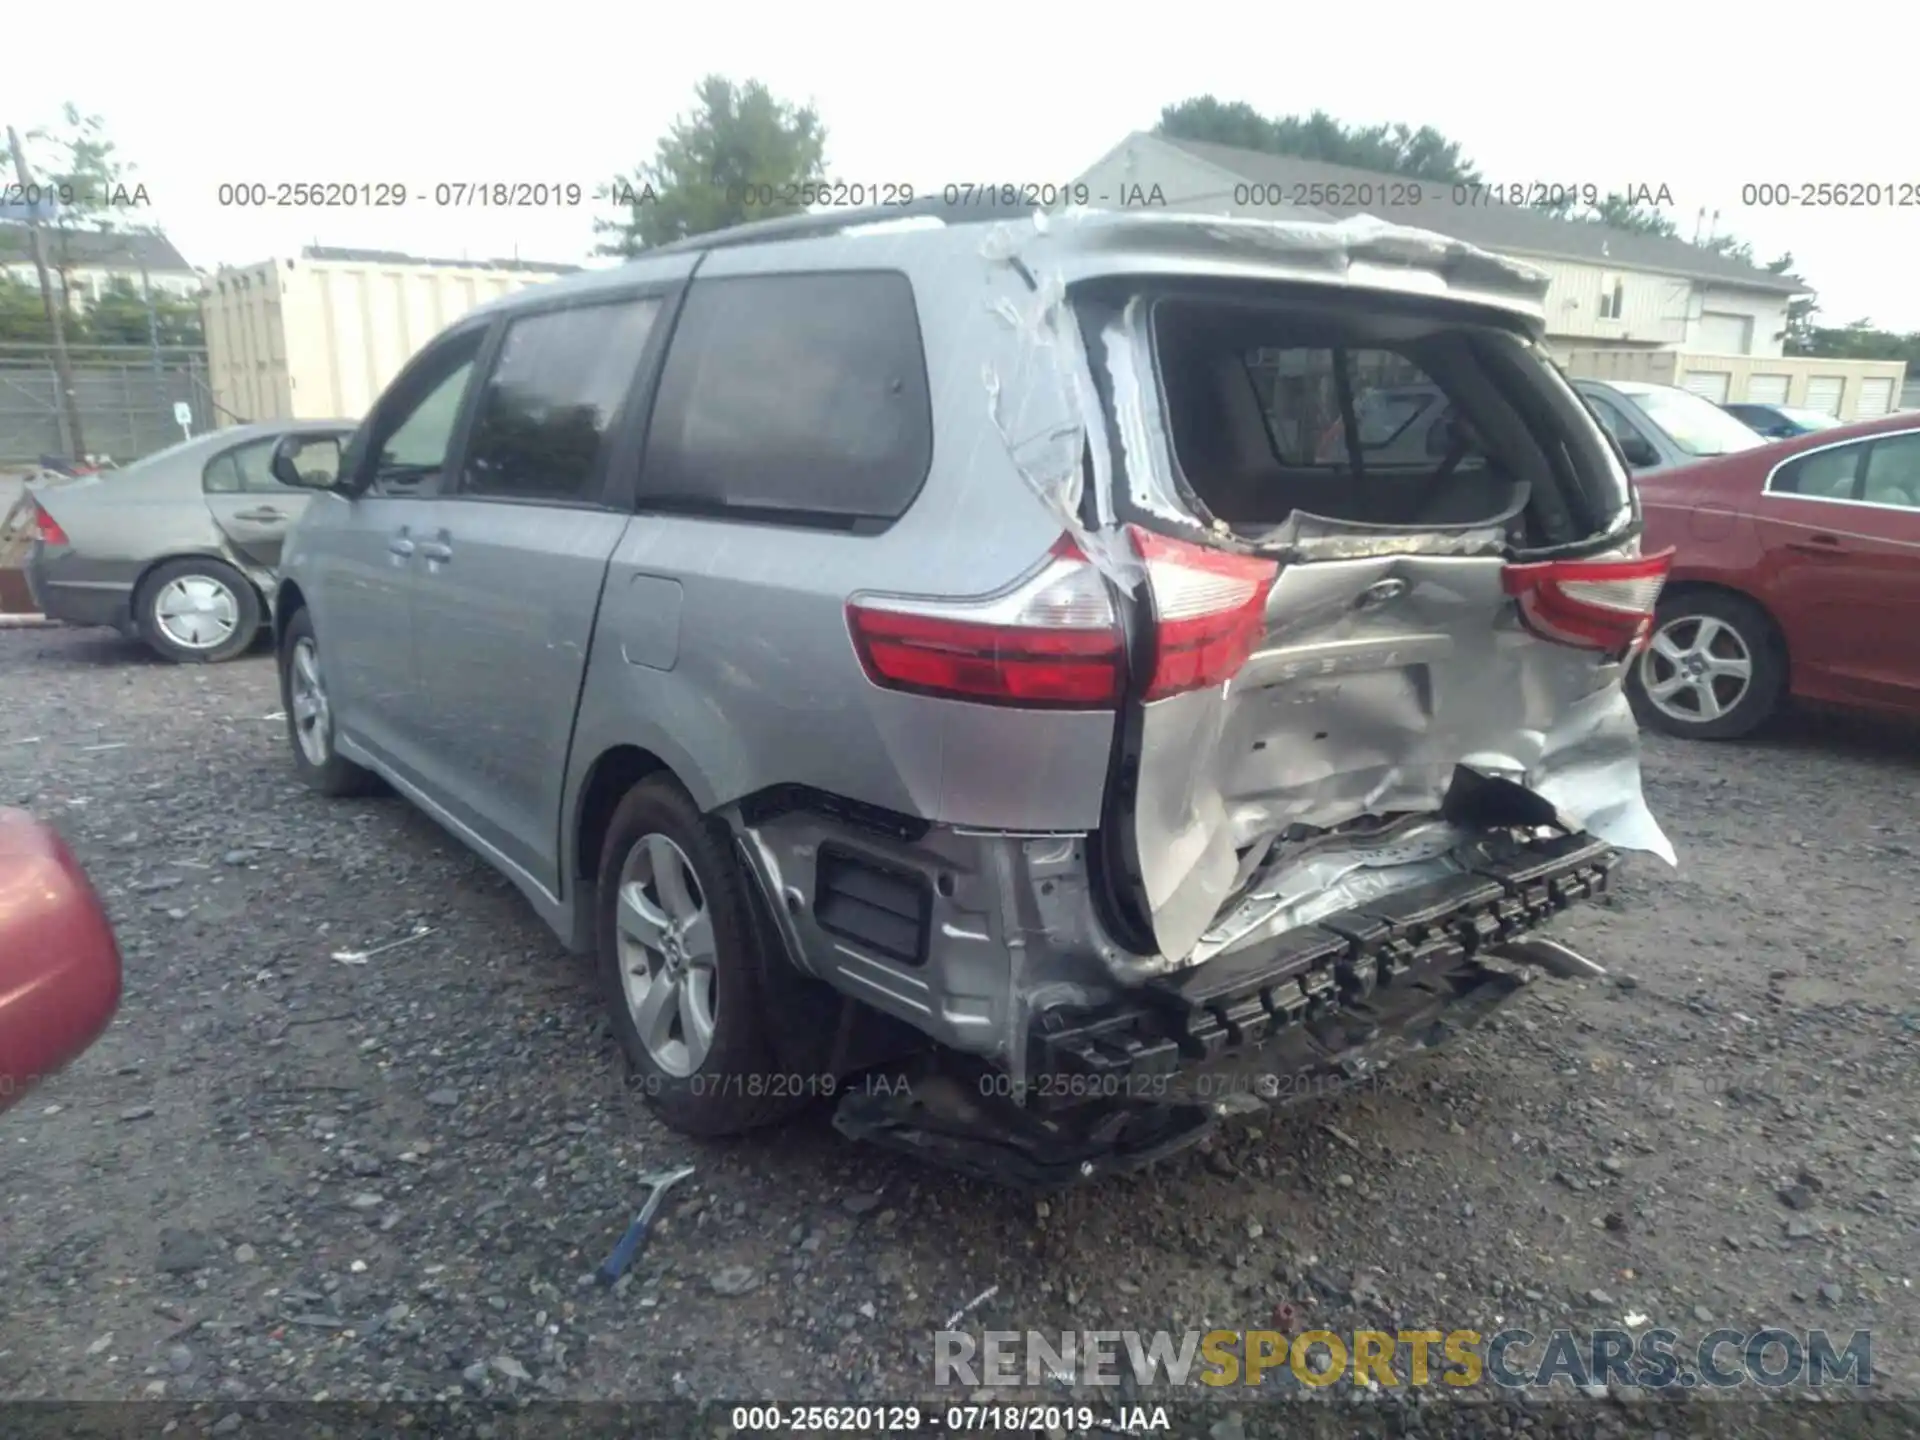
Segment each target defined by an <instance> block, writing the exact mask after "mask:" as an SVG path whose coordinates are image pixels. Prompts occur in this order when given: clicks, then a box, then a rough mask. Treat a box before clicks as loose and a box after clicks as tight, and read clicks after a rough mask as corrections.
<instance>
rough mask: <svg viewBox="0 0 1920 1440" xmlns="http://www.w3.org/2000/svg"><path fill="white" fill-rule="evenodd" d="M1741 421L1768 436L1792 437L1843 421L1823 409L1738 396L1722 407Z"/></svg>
mask: <svg viewBox="0 0 1920 1440" xmlns="http://www.w3.org/2000/svg"><path fill="white" fill-rule="evenodd" d="M1720 408H1721V409H1722V410H1724V411H1726V412H1727V413H1728V414H1729V415H1731V416H1733V418H1734V419H1736V420H1738V421H1739V422H1740V423H1741V424H1742V425H1745V426H1746V427H1747V428H1748V429H1750V430H1752V431H1753V432H1754V433H1755V434H1757V435H1764V436H1766V437H1767V439H1769V440H1791V439H1793V438H1794V437H1796V436H1799V435H1811V434H1813V433H1814V432H1815V431H1817V430H1831V429H1833V428H1834V427H1836V426H1838V425H1841V424H1843V423H1844V422H1843V421H1841V420H1838V419H1836V418H1835V417H1833V416H1832V415H1829V414H1827V413H1826V411H1824V410H1803V409H1802V408H1801V407H1799V406H1798V405H1756V404H1754V403H1752V402H1751V401H1745V400H1736V401H1733V402H1731V403H1729V404H1725V405H1722V406H1721V407H1720Z"/></svg>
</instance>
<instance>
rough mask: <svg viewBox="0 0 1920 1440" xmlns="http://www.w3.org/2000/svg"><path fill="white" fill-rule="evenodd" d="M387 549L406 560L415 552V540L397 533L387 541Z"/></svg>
mask: <svg viewBox="0 0 1920 1440" xmlns="http://www.w3.org/2000/svg"><path fill="white" fill-rule="evenodd" d="M387 549H388V550H389V551H391V552H392V553H393V554H395V555H398V556H399V557H400V558H401V559H402V560H404V559H406V558H407V557H408V556H409V555H411V554H413V541H411V540H409V539H408V538H407V537H406V536H405V535H396V536H394V537H393V538H392V539H391V540H389V541H387Z"/></svg>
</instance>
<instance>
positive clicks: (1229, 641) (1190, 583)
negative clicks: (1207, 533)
mask: <svg viewBox="0 0 1920 1440" xmlns="http://www.w3.org/2000/svg"><path fill="white" fill-rule="evenodd" d="M1128 529H1129V531H1130V532H1131V534H1132V536H1133V544H1134V549H1135V551H1136V552H1138V554H1139V556H1140V558H1141V560H1142V561H1144V562H1145V564H1146V567H1147V582H1148V587H1149V589H1150V590H1151V592H1152V597H1153V614H1154V658H1153V676H1152V678H1151V679H1150V680H1149V681H1148V682H1147V695H1146V698H1147V699H1148V700H1164V699H1165V698H1166V697H1167V696H1169V695H1179V694H1182V693H1184V692H1186V691H1188V690H1204V689H1207V688H1208V687H1209V686H1213V685H1220V684H1223V683H1225V682H1226V681H1228V680H1231V679H1232V678H1233V677H1234V676H1235V675H1237V674H1239V673H1240V667H1241V666H1242V665H1244V664H1246V663H1247V657H1248V656H1249V655H1251V654H1252V653H1253V652H1254V649H1255V648H1256V647H1257V646H1258V645H1259V643H1260V641H1261V639H1262V638H1263V637H1264V636H1265V634H1266V628H1267V619H1266V616H1267V594H1268V592H1269V591H1271V590H1272V589H1273V582H1274V579H1275V578H1276V577H1277V576H1278V575H1279V573H1280V567H1279V565H1277V564H1276V563H1275V562H1274V561H1272V560H1261V559H1257V558H1255V557H1253V556H1249V555H1235V554H1233V553H1231V552H1229V551H1225V550H1209V549H1207V548H1206V547H1204V546H1200V545H1189V544H1187V543H1186V542H1185V541H1181V540H1170V539H1168V538H1167V537H1166V536H1164V535H1156V534H1154V533H1153V532H1152V531H1151V530H1144V529H1142V528H1141V527H1140V526H1138V525H1133V526H1129V527H1128Z"/></svg>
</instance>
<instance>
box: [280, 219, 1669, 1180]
mask: <svg viewBox="0 0 1920 1440" xmlns="http://www.w3.org/2000/svg"><path fill="white" fill-rule="evenodd" d="M1544 292H1545V281H1544V278H1543V277H1542V276H1541V275H1540V274H1538V273H1537V272H1535V271H1532V270H1530V269H1527V268H1525V267H1523V266H1520V265H1518V264H1515V263H1513V262H1510V261H1507V260H1504V259H1500V258H1497V257H1495V256H1492V255H1489V254H1486V253H1484V252H1481V251H1478V250H1475V249H1473V248H1471V247H1469V246H1467V245H1464V244H1460V243H1458V242H1455V241H1452V240H1448V239H1443V238H1441V237H1439V236H1436V235H1432V234H1428V233H1425V232H1421V231H1415V230H1408V229H1403V228H1397V227H1393V226H1389V225H1385V224H1382V223H1380V222H1377V221H1372V220H1367V219H1356V220H1350V221H1345V222H1342V223H1339V224H1333V225H1317V224H1277V223H1271V222H1263V221H1249V220H1226V219H1220V218H1216V217H1208V216H1197V215H1182V214H1172V213H1153V212H1139V211H1134V212H1124V213H1115V212H1067V213H1055V214H1038V215H1036V214H1032V213H1028V212H1019V211H1011V210H1009V211H1003V212H999V213H990V212H987V211H983V210H977V209H976V210H952V209H945V210H943V209H941V208H940V207H938V206H932V205H918V206H913V207H908V208H907V209H904V210H902V209H895V210H888V211H883V212H845V211H842V212H836V213H834V214H830V215H817V216H803V217H797V218H795V219H790V220H782V221H770V222H766V223H764V224H761V225H755V226H747V227H742V228H740V229H737V230H732V231H725V232H721V233H718V234H713V235H705V236H700V237H697V238H695V239H691V240H687V241H683V242H680V243H678V244H674V245H669V246H666V247H664V248H662V249H659V250H656V251H653V252H651V253H649V254H648V255H647V256H645V257H643V258H642V259H640V260H638V261H636V262H634V263H632V264H629V265H626V266H624V267H621V268H618V269H613V270H605V271H598V272H592V273H588V274H583V275H580V276H575V277H571V278H569V279H566V280H562V281H558V282H555V283H553V284H549V285H545V286H542V287H539V288H536V289H532V290H528V291H525V292H522V293H519V294H517V295H514V296H512V297H509V298H507V299H504V300H501V301H498V302H495V303H494V304H492V305H491V306H488V307H486V308H484V309H482V310H479V311H476V312H474V313H472V314H470V315H468V316H467V317H466V318H464V319H462V320H461V321H459V322H458V323H456V324H455V325H454V326H453V327H451V328H450V329H448V330H447V331H446V332H445V333H444V334H442V335H440V336H439V337H438V338H436V339H435V340H433V341H432V342H431V343H430V344H428V345H427V346H426V347H425V348H424V349H423V350H422V351H421V352H420V354H419V355H418V356H417V357H415V359H414V360H413V361H412V362H411V363H410V364H409V365H408V367H407V368H406V370H405V371H404V373H403V374H401V375H400V377H399V378H398V379H397V380H395V381H394V383H393V385H392V386H391V387H390V388H389V389H388V391H387V392H386V394H385V395H384V396H382V398H381V399H380V401H379V402H378V404H377V405H376V406H375V407H374V409H373V411H372V412H371V413H370V414H369V415H368V416H367V417H366V419H365V420H364V421H363V422H362V424H361V425H360V427H359V429H358V430H357V431H356V432H355V434H354V436H353V438H352V440H351V442H350V444H348V446H347V447H346V450H345V453H344V455H342V456H341V457H339V464H338V467H337V472H338V477H339V478H338V480H337V481H336V482H335V483H333V484H332V485H331V486H329V487H327V488H326V489H324V490H322V491H320V492H319V493H317V494H316V496H315V498H314V501H313V503H312V504H310V505H309V507H308V509H307V511H306V514H305V516H304V517H303V518H302V519H301V521H300V523H299V524H298V526H297V527H296V528H295V530H294V532H293V534H292V536H291V537H290V539H289V542H288V544H287V546H286V550H285V554H284V558H283V566H282V571H281V579H280V583H279V587H278V592H277V595H276V597H275V604H274V610H275V621H276V634H277V643H278V648H279V657H280V666H281V673H282V683H283V686H284V689H285V699H286V709H287V715H288V726H289V732H290V738H291V742H292V754H293V763H294V764H295V766H296V767H297V768H298V770H299V773H300V774H301V776H302V777H304V779H305V780H306V781H307V783H309V784H310V785H312V786H314V787H316V788H317V789H319V790H321V791H324V792H325V793H327V794H331V795H345V794H350V793H354V792H359V791H363V790H366V789H368V788H369V787H371V786H375V785H378V784H380V783H381V782H384V783H385V784H387V785H390V786H391V787H392V788H394V789H396V790H398V791H400V792H401V793H402V794H403V795H405V796H406V797H408V798H409V799H410V800H412V801H413V802H414V803H415V804H417V805H419V806H420V807H422V808H423V809H425V810H426V811H428V812H429V813H430V814H432V815H433V816H434V817H435V818H436V819H437V820H439V821H440V822H441V823H442V824H443V825H444V826H445V827H446V828H447V829H449V830H450V831H452V832H453V833H454V834H455V835H456V836H458V837H459V838H460V839H461V840H462V841H464V842H465V843H466V844H467V845H469V846H471V847H472V848H473V849H474V850H475V851H477V852H478V853H479V854H481V855H483V856H484V857H486V858H487V859H488V860H489V861H491V862H492V863H493V864H494V865H496V866H497V867H498V868H499V869H500V870H501V871H503V872H504V873H505V874H506V875H507V876H508V877H509V878H511V879H512V880H513V882H514V883H515V884H516V885H517V886H518V887H519V888H520V889H521V890H522V891H523V892H524V893H525V894H526V896H527V898H528V899H529V901H530V902H531V903H532V904H533V906H534V907H535V909H536V910H538V911H539V913H540V914H541V915H542V917H543V918H545V919H546V920H547V921H548V922H549V923H550V924H551V925H552V926H553V927H554V929H555V930H556V931H557V932H558V933H559V935H560V936H561V937H562V938H563V939H564V940H565V941H566V942H567V943H568V944H569V945H570V946H571V947H573V948H574V949H576V950H578V951H581V952H586V953H591V954H593V955H595V956H596V957H597V963H598V966H599V971H600V974H601V976H602V979H603V983H604V986H605V993H606V1001H607V1004H608V1007H609V1010H610V1013H611V1016H612V1023H613V1025H614V1027H615V1029H616V1031H617V1033H618V1035H619V1037H620V1039H621V1041H622V1042H623V1044H624V1047H625V1050H626V1052H627V1054H628V1056H629V1057H630V1060H631V1064H632V1066H633V1068H634V1070H635V1072H636V1074H637V1075H638V1076H639V1078H640V1079H641V1080H643V1081H644V1082H645V1088H646V1090H647V1093H648V1094H649V1096H650V1097H651V1098H652V1100H653V1103H654V1104H655V1105H656V1107H657V1109H658V1111H659V1113H660V1114H661V1115H662V1116H663V1117H664V1118H665V1119H666V1120H667V1121H668V1122H669V1123H670V1124H672V1125H674V1126H676V1127H679V1128H681V1129H683V1130H685V1131H688V1132H693V1133H706V1134H712V1133H725V1132H731V1131H737V1130H742V1129H746V1128H749V1127H752V1126H755V1125H759V1124H763V1123H766V1122H769V1121H772V1120H775V1119H777V1118H780V1117H782V1116H785V1115H788V1114H790V1113H791V1112H793V1111H794V1110H795V1109H796V1107H799V1106H802V1105H805V1104H806V1103H808V1102H809V1101H811V1100H813V1099H815V1098H816V1097H819V1096H822V1095H827V1094H833V1095H836V1096H837V1099H838V1110H837V1112H836V1118H837V1122H838V1123H839V1125H840V1127H841V1128H842V1129H843V1130H844V1131H846V1132H847V1133H849V1134H853V1135H858V1136H864V1137H867V1138H872V1139H877V1140H881V1141H886V1142H890V1143H894V1144H897V1145H901V1146H905V1147H907V1148H909V1149H911V1150H913V1151H915V1152H916V1153H919V1154H922V1155H925V1156H928V1157H930V1158H933V1159H936V1160H940V1161H944V1162H946V1163H949V1164H952V1165H956V1166H959V1167H961V1168H963V1169H966V1170H969V1171H971V1172H974V1173H980V1174H986V1175H992V1176H996V1177H999V1178H1002V1179H1006V1180H1010V1181H1014V1182H1022V1183H1035V1184H1045V1183H1054V1182H1061V1181H1069V1180H1073V1179H1075V1178H1080V1177H1085V1176H1088V1175H1093V1174H1096V1173H1099V1172H1101V1171H1104V1170H1109V1169H1116V1168H1121V1167H1125V1166H1130V1165H1135V1164H1139V1163H1142V1162H1144V1161H1146V1160H1149V1159H1152V1158H1153V1157H1155V1156H1157V1155H1162V1154H1165V1153H1168V1152H1169V1151H1171V1150H1174V1149H1177V1148H1179V1147H1180V1146H1182V1145H1185V1144H1187V1143H1190V1142H1191V1141H1192V1140H1194V1139H1195V1138H1197V1137H1198V1136H1199V1135H1201V1134H1202V1133H1204V1132H1205V1130H1206V1128H1207V1127H1208V1125H1209V1124H1211V1123H1212V1122H1213V1121H1214V1119H1215V1118H1216V1117H1217V1116H1218V1115H1219V1114H1220V1113H1221V1111H1222V1108H1223V1103H1227V1102H1228V1100H1229V1097H1252V1099H1253V1102H1254V1103H1258V1101H1260V1100H1262V1099H1266V1100H1272V1099H1277V1098H1284V1097H1285V1096H1287V1095H1293V1094H1299V1093H1304V1092H1305V1091H1307V1090H1309V1089H1311V1088H1312V1087H1311V1086H1307V1085H1303V1084H1302V1080H1303V1077H1309V1076H1312V1077H1322V1078H1331V1079H1334V1080H1338V1079H1342V1078H1348V1079H1350V1078H1353V1077H1356V1076H1362V1075H1366V1074H1368V1073H1370V1072H1371V1071H1372V1070H1374V1069H1375V1068H1377V1067H1378V1066H1380V1065H1383V1064H1385V1063H1387V1062H1388V1061H1390V1060H1392V1059H1393V1058H1394V1057H1395V1056H1397V1055H1399V1054H1401V1053H1403V1052H1406V1051H1408V1050H1415V1049H1419V1048H1422V1047H1424V1046H1428V1045H1432V1044H1435V1043H1438V1042H1439V1041H1440V1040H1442V1039H1444V1038H1446V1037H1447V1036H1448V1035H1450V1034H1453V1033H1455V1032H1457V1031H1459V1030H1461V1029H1463V1028H1465V1027H1467V1026H1469V1025H1471V1024H1472V1023H1473V1022H1474V1021H1476V1020H1477V1019H1479V1018H1480V1017H1482V1016H1483V1015H1485V1014H1487V1013H1488V1012H1490V1011H1491V1010H1493V1009H1494V1008H1495V1007H1496V1006H1498V1005H1499V1004H1501V1003H1502V1002H1503V1001H1505V1000H1507V999H1508V998H1510V997H1511V996H1512V995H1513V994H1514V993H1515V992H1516V991H1517V990H1518V989H1520V988H1521V987H1522V986H1523V985H1524V984H1525V983H1527V982H1528V981H1529V979H1530V978H1531V977H1532V976H1534V975H1535V974H1537V973H1541V972H1545V973H1548V974H1552V975H1558V976H1578V975H1587V974H1594V973H1599V971H1598V969H1597V967H1596V966H1594V965H1593V963H1592V962H1590V961H1588V960H1586V959H1585V958H1583V957H1581V956H1579V955H1577V954H1575V953H1574V952H1572V951H1571V950H1569V949H1567V948H1566V947H1564V946H1562V945H1559V944H1557V943H1555V942H1553V941H1551V940H1549V939H1547V938H1545V936H1544V935H1543V934H1542V933H1541V932H1542V928H1543V927H1545V926H1546V925H1548V924H1549V923H1550V922H1551V921H1552V920H1553V918H1554V917H1555V916H1556V915H1557V914H1558V913H1559V912H1560V911H1562V910H1563V909H1565V908H1566V907H1568V906H1570V905H1573V904H1575V903H1578V902H1580V901H1582V900H1584V899H1586V898H1588V897H1590V896H1592V895H1593V894H1595V893H1596V892H1597V891H1599V890H1600V889H1601V888H1602V887H1603V886H1604V885H1605V883H1606V880H1607V877H1608V873H1609V870H1610V868H1611V867H1612V866H1613V865H1614V863H1615V860H1616V857H1617V854H1618V852H1619V851H1622V850H1637V851H1645V852H1650V853H1653V854H1655V855H1659V856H1661V857H1663V858H1665V859H1667V860H1668V861H1669V862H1671V860H1672V851H1671V849H1670V848H1669V846H1668V843H1667V840H1666V839H1665V837H1664V836H1663V835H1662V833H1661V831H1660V829H1659V827H1658V825H1657V824H1656V822H1655V821H1654V819H1653V817H1652V816H1651V815H1650V814H1649V813H1648V810H1647V807H1646V805H1645V804H1644V802H1643V800H1642V797H1641V786H1640V771H1639V760H1638V748H1637V735H1636V731H1635V726H1634V721H1633V717H1632V715H1631V713H1630V711H1629V709H1628V706H1627V702H1626V699H1625V697H1624V695H1623V693H1622V689H1621V677H1622V673H1623V670H1624V668H1625V667H1626V665H1627V663H1628V662H1629V661H1630V659H1631V658H1632V657H1633V656H1634V655H1635V654H1636V652H1637V651H1638V649H1639V648H1640V647H1642V646H1644V644H1645V642H1646V640H1647V635H1648V629H1649V617H1650V616H1651V615H1652V613H1653V609H1654V603H1655V600H1656V598H1657V596H1658V593H1659V591H1660V587H1661V583H1662V580H1663V578H1664V576H1665V573H1666V567H1667V558H1666V556H1664V555H1661V556H1643V555H1642V554H1641V552H1640V547H1639V541H1638V535H1639V515H1638V509H1637V505H1636V502H1635V499H1634V495H1633V490H1632V487H1631V486H1630V484H1629V482H1628V478H1627V473H1626V471H1625V469H1624V468H1623V466H1622V463H1621V457H1620V455H1619V453H1618V451H1617V449H1616V448H1615V447H1614V446H1613V445H1612V444H1611V443H1610V442H1609V440H1608V438H1607V436H1606V435H1605V434H1604V433H1603V432H1602V431H1601V429H1600V428H1599V427H1598V426H1597V425H1596V424H1595V422H1594V420H1593V417H1592V415H1591V414H1590V413H1589V412H1588V410H1587V408H1586V407H1585V406H1584V405H1583V404H1582V403H1581V401H1580V399H1579V398H1578V396H1577V395H1575V393H1574V392H1573V391H1572V390H1571V389H1570V388H1569V386H1568V384H1567V382H1566V381H1565V380H1564V379H1563V378H1562V376H1561V375H1560V373H1559V372H1558V371H1557V370H1556V369H1555V367H1554V366H1553V365H1552V363H1551V362H1550V361H1549V360H1548V359H1547V358H1546V357H1545V355H1544V353H1543V351H1542V350H1541V348H1540V345H1539V339H1540V334H1541V328H1542V298H1543V295H1544ZM1409 385H1432V386H1436V387H1438V388H1439V389H1440V390H1441V391H1443V392H1444V393H1445V395H1446V396H1447V397H1448V398H1449V399H1450V401H1451V403H1452V405H1453V406H1454V408H1455V411H1456V413H1457V415H1458V417H1459V421H1458V423H1456V424H1454V425H1453V426H1452V427H1451V428H1450V430H1449V433H1448V435H1447V437H1446V443H1445V444H1444V445H1442V446H1440V447H1439V453H1435V454H1427V453H1424V452H1423V453H1421V454H1417V455H1410V456H1408V457H1406V458H1405V459H1404V460H1402V461H1398V462H1394V461H1387V462H1377V461H1375V460H1373V459H1371V458H1370V457H1369V454H1368V450H1367V447H1366V446H1365V445H1364V444H1363V443H1361V441H1362V418H1363V417H1364V416H1366V415H1367V414H1369V413H1370V402H1369V401H1368V398H1367V397H1368V396H1369V395H1370V394H1372V393H1373V392H1375V391H1378V390H1391V389H1393V388H1395V387H1405V386H1409ZM1373 408H1377V407H1373ZM1330 433H1331V434H1333V435H1335V436H1336V437H1339V436H1344V437H1345V438H1346V440H1348V441H1350V442H1351V443H1344V444H1332V445H1329V444H1327V443H1326V437H1327V436H1328V435H1329V434H1330ZM308 443H313V442H311V441H305V442H303V441H301V440H299V439H298V438H295V439H290V440H288V441H287V442H284V444H283V446H282V451H281V453H280V454H279V455H277V456H276V474H278V475H280V477H281V478H282V479H283V480H285V481H286V483H288V484H295V483H307V482H306V480H305V477H307V476H310V475H313V474H314V473H315V472H316V471H324V470H326V469H327V467H326V466H324V465H319V464H316V463H314V462H312V461H311V460H303V459H302V458H301V456H300V450H301V447H302V445H303V444H308ZM1350 456H1358V457H1360V458H1359V460H1358V461H1357V462H1356V461H1353V460H1351V459H1349V458H1348V457H1350ZM880 1061H885V1062H887V1063H888V1064H889V1065H890V1066H894V1067H896V1068H894V1069H892V1070H890V1071H889V1072H888V1073H890V1074H894V1075H897V1076H902V1077H905V1078H904V1079H902V1080H901V1082H900V1083H899V1084H898V1085H894V1084H879V1085H876V1084H874V1083H872V1082H871V1081H870V1080H868V1081H861V1080H859V1079H856V1078H853V1077H858V1076H860V1075H862V1074H866V1075H871V1073H872V1071H871V1069H870V1067H872V1066H873V1065H875V1064H876V1063H878V1062H880ZM1232 1103H1239V1102H1238V1100H1234V1101H1232Z"/></svg>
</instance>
